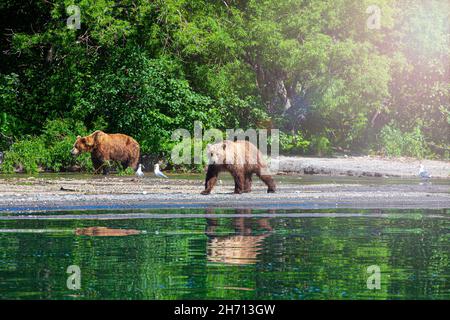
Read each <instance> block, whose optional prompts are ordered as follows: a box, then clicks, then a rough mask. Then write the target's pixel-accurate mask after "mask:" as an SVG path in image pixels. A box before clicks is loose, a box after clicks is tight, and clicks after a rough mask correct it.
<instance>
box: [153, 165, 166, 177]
mask: <svg viewBox="0 0 450 320" xmlns="http://www.w3.org/2000/svg"><path fill="white" fill-rule="evenodd" d="M153 173H154V174H155V176H157V177H160V178H166V179H167V176H166V175H165V174H164V173H162V172H161V170H159V164H155V167H154V169H153Z"/></svg>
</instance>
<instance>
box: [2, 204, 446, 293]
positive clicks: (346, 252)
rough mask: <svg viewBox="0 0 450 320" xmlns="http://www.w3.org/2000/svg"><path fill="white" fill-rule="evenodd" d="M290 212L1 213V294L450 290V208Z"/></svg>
mask: <svg viewBox="0 0 450 320" xmlns="http://www.w3.org/2000/svg"><path fill="white" fill-rule="evenodd" d="M159 212H161V211H159ZM164 212H165V213H168V212H174V213H180V210H173V211H164ZM183 212H184V213H187V214H189V213H190V212H191V213H202V212H203V213H205V212H204V211H199V210H196V211H183ZM258 212H261V211H258ZM283 212H284V213H286V215H284V216H282V217H276V218H251V213H250V212H249V211H240V210H236V211H224V210H217V211H208V213H230V217H221V218H217V219H212V218H202V217H201V218H199V217H194V218H191V217H189V216H188V215H187V216H186V218H176V219H167V218H157V217H152V218H149V219H127V220H83V219H77V220H0V248H1V251H0V298H2V299H19V298H20V299H406V298H411V299H449V298H450V285H449V283H450V281H449V280H450V279H449V277H450V268H449V252H450V241H449V240H450V236H449V234H450V233H449V229H450V220H449V218H450V210H428V211H427V210H415V211H399V210H393V211H381V210H372V211H365V213H367V214H368V215H367V216H363V217H355V216H348V217H345V216H344V217H342V216H341V217H324V216H321V215H320V213H321V212H322V213H323V212H327V211H319V212H314V213H317V217H289V212H285V211H283ZM328 212H331V211H328ZM333 212H336V211H333ZM346 212H349V211H348V210H347V211H346ZM353 212H356V211H353ZM234 213H239V214H241V215H242V213H245V214H248V215H249V217H242V216H240V217H236V216H233V214H234ZM253 213H255V212H253ZM266 213H267V212H266ZM277 213H280V211H277ZM380 213H387V214H389V216H388V217H386V216H385V215H384V216H383V217H380V216H379V214H380ZM99 227H103V228H99ZM117 229H120V230H128V231H127V232H125V233H124V232H123V231H120V230H117ZM130 230H136V231H130ZM128 233H129V234H128ZM70 265H78V266H79V267H80V269H81V289H80V290H69V289H67V287H66V280H67V277H68V276H69V275H68V274H67V273H66V269H67V267H68V266H70ZM370 265H378V266H379V267H380V268H381V272H382V274H381V289H380V290H369V289H367V286H366V281H367V278H368V277H369V274H368V273H367V267H368V266H370Z"/></svg>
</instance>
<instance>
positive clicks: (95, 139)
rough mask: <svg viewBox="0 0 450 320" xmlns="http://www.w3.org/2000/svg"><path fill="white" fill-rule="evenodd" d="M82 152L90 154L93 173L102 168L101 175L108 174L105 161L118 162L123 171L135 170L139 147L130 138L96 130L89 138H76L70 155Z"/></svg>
mask: <svg viewBox="0 0 450 320" xmlns="http://www.w3.org/2000/svg"><path fill="white" fill-rule="evenodd" d="M82 152H90V153H91V159H92V163H93V165H94V168H95V172H96V173H98V171H99V170H100V169H101V168H102V167H103V174H108V170H109V168H108V167H109V166H107V165H104V164H105V161H109V160H112V161H119V162H120V163H121V164H122V167H123V168H124V169H125V168H127V167H131V168H133V169H134V170H136V168H137V165H138V163H139V154H140V147H139V143H137V142H136V140H134V139H133V138H131V137H130V136H127V135H125V134H120V133H115V134H107V133H104V132H103V131H100V130H97V131H95V132H94V133H92V134H91V135H89V136H86V137H80V136H78V137H77V140H76V141H75V144H74V145H73V149H72V151H71V153H72V155H74V156H76V155H79V154H80V153H82Z"/></svg>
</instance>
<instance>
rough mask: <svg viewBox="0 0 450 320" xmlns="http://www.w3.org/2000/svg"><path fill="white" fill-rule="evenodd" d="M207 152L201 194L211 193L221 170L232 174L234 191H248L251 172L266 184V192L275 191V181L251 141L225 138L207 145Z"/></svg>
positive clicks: (250, 185) (250, 184) (250, 183)
mask: <svg viewBox="0 0 450 320" xmlns="http://www.w3.org/2000/svg"><path fill="white" fill-rule="evenodd" d="M207 153H208V159H209V164H208V170H207V173H206V181H205V190H203V191H202V194H205V195H206V194H210V193H211V190H212V189H213V188H214V186H215V185H216V182H217V177H218V175H219V172H221V171H228V172H229V173H231V175H232V176H233V178H234V193H238V194H240V193H245V192H250V191H251V189H252V175H253V174H256V175H257V176H258V177H259V178H260V179H261V180H262V181H263V182H264V183H265V184H266V185H267V187H268V189H267V192H275V189H276V186H275V182H274V181H273V179H272V176H271V175H270V174H269V168H268V167H267V164H266V162H265V161H264V158H263V155H262V153H261V152H260V151H259V150H258V148H256V147H255V145H253V144H252V143H250V142H248V141H246V140H238V141H236V142H233V141H229V140H225V141H222V142H219V143H216V144H213V145H209V146H208V147H207Z"/></svg>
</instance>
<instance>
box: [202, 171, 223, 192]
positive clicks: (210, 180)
mask: <svg viewBox="0 0 450 320" xmlns="http://www.w3.org/2000/svg"><path fill="white" fill-rule="evenodd" d="M218 176H219V169H218V168H217V167H216V166H215V165H209V166H208V171H207V172H206V179H205V190H203V191H202V192H201V194H203V195H206V194H210V193H211V190H212V189H213V188H214V186H215V185H216V182H217V177H218Z"/></svg>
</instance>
